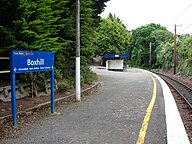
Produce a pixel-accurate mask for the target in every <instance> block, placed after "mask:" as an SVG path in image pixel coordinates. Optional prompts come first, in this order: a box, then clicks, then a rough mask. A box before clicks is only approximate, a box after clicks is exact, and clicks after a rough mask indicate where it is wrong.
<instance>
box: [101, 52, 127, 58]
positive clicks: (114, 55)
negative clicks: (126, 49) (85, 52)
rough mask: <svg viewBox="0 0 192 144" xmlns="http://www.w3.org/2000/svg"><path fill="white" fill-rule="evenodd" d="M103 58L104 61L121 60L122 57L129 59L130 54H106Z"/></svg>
mask: <svg viewBox="0 0 192 144" xmlns="http://www.w3.org/2000/svg"><path fill="white" fill-rule="evenodd" d="M103 57H104V58H106V59H108V58H122V57H128V58H130V53H126V54H106V55H104V56H103Z"/></svg>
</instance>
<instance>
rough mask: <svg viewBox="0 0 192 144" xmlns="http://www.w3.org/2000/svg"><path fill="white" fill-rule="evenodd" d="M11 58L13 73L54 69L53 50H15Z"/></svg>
mask: <svg viewBox="0 0 192 144" xmlns="http://www.w3.org/2000/svg"><path fill="white" fill-rule="evenodd" d="M11 59H12V66H11V68H12V71H13V73H26V72H38V71H48V70H49V71H50V70H53V69H54V53H53V52H39V51H38V52H37V51H15V50H13V51H12V52H11Z"/></svg>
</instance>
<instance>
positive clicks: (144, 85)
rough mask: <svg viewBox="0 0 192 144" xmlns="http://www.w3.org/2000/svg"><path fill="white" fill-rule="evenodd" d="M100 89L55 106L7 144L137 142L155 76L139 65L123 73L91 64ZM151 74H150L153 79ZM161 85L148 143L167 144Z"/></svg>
mask: <svg viewBox="0 0 192 144" xmlns="http://www.w3.org/2000/svg"><path fill="white" fill-rule="evenodd" d="M92 69H93V71H94V72H96V73H97V74H98V76H99V82H100V83H101V88H100V89H99V91H98V92H97V93H95V94H93V95H91V96H88V97H84V98H83V100H82V102H77V103H71V104H70V105H67V106H63V107H60V108H59V109H57V108H56V109H55V110H56V111H57V112H60V113H61V115H57V116H50V117H47V118H45V119H42V120H41V121H38V122H37V123H34V124H32V125H30V126H29V127H27V129H25V130H24V131H23V133H22V134H20V135H18V136H17V137H15V138H12V139H7V140H4V141H3V143H4V144H25V143H26V144H53V143H54V144H135V143H137V141H138V137H139V132H140V129H141V128H142V124H143V121H144V117H145V115H146V110H147V108H148V106H149V104H150V102H151V99H152V97H153V88H154V83H153V79H152V77H154V76H152V75H151V74H149V73H146V72H144V71H140V70H137V69H128V70H127V71H124V72H117V71H107V70H105V69H103V68H102V67H101V68H99V67H92ZM151 76H152V77H151ZM154 79H155V83H156V84H157V91H156V92H157V94H156V99H155V103H154V106H153V109H152V112H151V116H150V119H149V121H148V127H147V129H146V135H145V139H144V141H145V144H166V143H167V132H166V118H165V106H164V105H165V104H164V97H163V92H162V87H161V85H160V83H159V81H158V80H157V79H156V78H155V77H154Z"/></svg>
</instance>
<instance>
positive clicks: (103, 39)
mask: <svg viewBox="0 0 192 144" xmlns="http://www.w3.org/2000/svg"><path fill="white" fill-rule="evenodd" d="M130 38H131V35H130V34H129V31H128V30H127V29H126V28H125V26H124V25H123V24H122V22H121V20H120V19H119V18H118V17H116V16H115V15H114V16H113V15H111V14H110V15H109V17H108V18H107V19H102V21H101V23H100V26H99V28H98V31H97V33H96V37H95V46H96V53H95V54H96V55H100V56H103V55H105V54H117V53H127V52H128V51H129V47H130Z"/></svg>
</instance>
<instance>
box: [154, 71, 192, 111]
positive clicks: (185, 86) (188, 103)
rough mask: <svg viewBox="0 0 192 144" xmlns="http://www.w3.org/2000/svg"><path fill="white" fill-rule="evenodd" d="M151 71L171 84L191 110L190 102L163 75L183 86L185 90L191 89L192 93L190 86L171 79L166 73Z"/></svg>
mask: <svg viewBox="0 0 192 144" xmlns="http://www.w3.org/2000/svg"><path fill="white" fill-rule="evenodd" d="M153 73H156V74H157V75H159V76H161V78H162V79H164V80H165V82H166V83H168V84H169V85H171V87H172V88H173V89H174V90H175V91H176V92H177V93H178V94H179V95H180V96H181V97H182V98H183V100H184V101H185V102H186V103H187V105H188V106H189V107H190V109H191V110H192V104H191V103H190V102H189V100H188V99H187V98H186V97H185V95H183V94H182V93H181V92H180V91H179V90H178V89H177V88H176V87H175V86H174V84H172V83H171V82H170V81H168V80H166V79H165V78H163V77H166V78H167V79H170V80H172V81H174V82H176V83H177V84H179V85H181V86H182V87H183V88H185V89H186V91H188V90H189V91H191V93H192V88H191V87H189V86H187V85H186V84H184V83H182V82H180V81H177V80H176V79H173V78H171V77H169V76H167V75H164V74H161V73H157V72H153Z"/></svg>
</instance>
